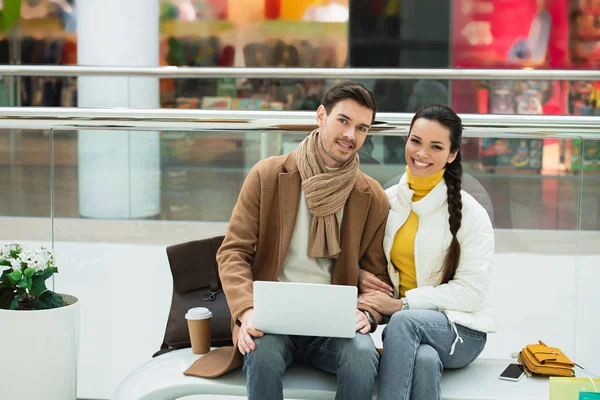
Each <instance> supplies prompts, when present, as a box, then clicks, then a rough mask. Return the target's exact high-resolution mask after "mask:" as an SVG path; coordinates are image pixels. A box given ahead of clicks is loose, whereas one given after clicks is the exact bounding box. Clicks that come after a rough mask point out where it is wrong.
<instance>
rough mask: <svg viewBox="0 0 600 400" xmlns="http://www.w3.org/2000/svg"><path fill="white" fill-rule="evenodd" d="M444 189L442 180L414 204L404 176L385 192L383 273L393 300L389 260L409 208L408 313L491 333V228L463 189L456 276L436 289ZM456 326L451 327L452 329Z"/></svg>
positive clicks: (444, 244)
mask: <svg viewBox="0 0 600 400" xmlns="http://www.w3.org/2000/svg"><path fill="white" fill-rule="evenodd" d="M446 191H447V187H446V184H445V182H444V181H443V180H442V181H441V182H440V183H439V184H437V185H436V186H435V187H434V188H433V189H432V190H431V192H429V194H427V196H425V197H424V198H422V199H421V200H420V201H418V202H416V203H413V202H412V197H413V193H414V192H413V191H412V190H411V189H410V188H409V186H408V181H407V176H406V174H404V175H403V176H402V178H401V179H400V183H399V184H398V185H395V186H392V187H391V188H389V189H388V190H386V194H387V196H388V198H389V199H390V213H389V215H388V220H387V226H386V230H385V237H384V239H383V248H384V250H385V254H386V257H387V260H388V273H389V275H390V278H391V280H392V283H393V285H394V294H395V296H396V297H398V294H399V284H398V271H397V270H396V268H395V267H394V265H393V264H392V262H391V261H390V253H391V250H392V245H393V244H394V237H395V236H396V232H397V231H398V229H400V227H401V226H402V225H404V223H405V222H406V220H407V219H408V216H409V215H410V212H411V210H412V211H414V212H415V214H417V216H418V217H419V227H418V229H417V233H416V236H415V266H416V274H417V288H415V289H412V290H408V291H407V292H406V298H407V301H408V304H409V307H410V308H411V309H419V308H420V309H434V310H436V309H437V310H440V311H442V312H444V313H445V314H446V315H447V317H448V319H449V320H450V322H451V323H452V324H453V325H454V324H460V325H463V326H466V327H467V328H471V329H474V330H477V331H480V332H495V331H496V323H495V322H494V316H493V313H492V310H491V309H490V308H489V306H488V304H487V293H488V287H489V279H490V269H491V265H492V257H493V255H494V230H493V229H492V224H491V222H490V218H489V216H488V214H487V212H486V211H485V209H484V208H483V207H482V206H481V205H480V204H479V203H478V202H477V201H476V200H475V199H474V198H473V197H471V195H469V194H468V193H466V192H465V191H462V192H461V193H462V204H463V207H462V222H461V228H460V229H459V231H458V234H457V239H458V242H459V243H460V249H461V256H460V262H459V265H458V268H457V270H456V274H455V275H454V279H452V280H451V281H450V282H448V283H447V284H443V285H439V284H438V283H439V281H440V276H441V274H440V271H441V269H442V265H443V263H444V256H445V254H446V251H447V249H448V246H449V245H450V242H451V240H452V234H451V233H450V225H449V222H448V217H449V214H448V203H447V194H446ZM454 328H455V327H454Z"/></svg>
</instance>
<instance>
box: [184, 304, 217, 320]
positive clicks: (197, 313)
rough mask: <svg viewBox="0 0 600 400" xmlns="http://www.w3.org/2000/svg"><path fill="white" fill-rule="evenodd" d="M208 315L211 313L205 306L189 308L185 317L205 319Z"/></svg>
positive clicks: (210, 315)
mask: <svg viewBox="0 0 600 400" xmlns="http://www.w3.org/2000/svg"><path fill="white" fill-rule="evenodd" d="M210 317H212V313H211V312H210V310H209V309H208V308H205V307H195V308H190V309H189V310H188V312H187V314H185V319H207V318H210Z"/></svg>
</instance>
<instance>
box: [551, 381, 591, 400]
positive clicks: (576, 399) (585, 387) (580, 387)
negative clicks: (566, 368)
mask: <svg viewBox="0 0 600 400" xmlns="http://www.w3.org/2000/svg"><path fill="white" fill-rule="evenodd" d="M594 386H595V387H594ZM596 388H600V378H594V379H592V378H565V377H556V376H551V377H550V400H582V399H585V400H599V399H600V397H589V398H588V397H581V396H582V395H588V394H590V395H592V396H594V395H596V394H600V393H596Z"/></svg>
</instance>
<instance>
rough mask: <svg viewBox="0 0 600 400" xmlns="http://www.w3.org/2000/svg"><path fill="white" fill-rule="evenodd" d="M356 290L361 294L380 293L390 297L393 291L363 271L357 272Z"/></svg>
mask: <svg viewBox="0 0 600 400" xmlns="http://www.w3.org/2000/svg"><path fill="white" fill-rule="evenodd" d="M358 288H359V289H360V291H361V292H362V293H371V292H377V291H379V292H381V293H384V294H387V295H389V296H391V297H393V296H394V289H392V288H391V287H390V285H388V284H387V283H385V282H384V281H382V280H381V279H379V278H378V277H376V276H375V275H373V274H372V273H370V272H369V271H365V270H364V269H359V270H358Z"/></svg>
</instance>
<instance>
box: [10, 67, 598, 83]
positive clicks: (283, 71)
mask: <svg viewBox="0 0 600 400" xmlns="http://www.w3.org/2000/svg"><path fill="white" fill-rule="evenodd" d="M0 76H137V77H139V76H145V77H156V78H204V79H206V78H269V79H353V80H356V79H448V80H559V81H568V80H589V81H592V80H593V81H597V80H600V70H561V69H556V70H549V69H531V68H523V69H474V68H465V69H462V68H424V69H421V68H223V67H214V68H213V67H168V66H167V67H88V66H57V65H2V66H0Z"/></svg>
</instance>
